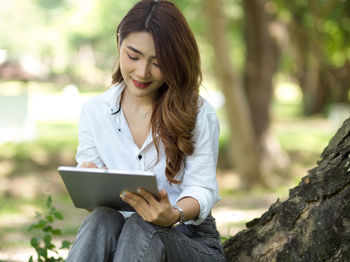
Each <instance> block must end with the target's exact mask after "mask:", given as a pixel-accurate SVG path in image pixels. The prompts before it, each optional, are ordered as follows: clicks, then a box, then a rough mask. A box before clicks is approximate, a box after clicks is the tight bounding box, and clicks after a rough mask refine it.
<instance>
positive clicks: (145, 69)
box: [136, 61, 151, 80]
mask: <svg viewBox="0 0 350 262" xmlns="http://www.w3.org/2000/svg"><path fill="white" fill-rule="evenodd" d="M136 76H137V77H138V78H139V80H147V79H149V78H150V76H151V71H150V64H149V63H148V62H146V61H140V62H139V63H138V66H137V70H136Z"/></svg>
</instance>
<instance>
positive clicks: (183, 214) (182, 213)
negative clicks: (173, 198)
mask: <svg viewBox="0 0 350 262" xmlns="http://www.w3.org/2000/svg"><path fill="white" fill-rule="evenodd" d="M172 207H173V208H175V209H177V210H179V213H180V216H179V218H178V220H176V222H175V223H174V224H173V225H172V226H171V227H176V226H178V225H181V224H183V223H184V222H185V213H184V211H183V209H182V208H181V207H178V206H175V205H174V206H172Z"/></svg>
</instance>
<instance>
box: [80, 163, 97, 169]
mask: <svg viewBox="0 0 350 262" xmlns="http://www.w3.org/2000/svg"><path fill="white" fill-rule="evenodd" d="M79 167H85V168H98V167H97V166H96V165H95V164H94V163H92V162H84V163H82V164H81V165H80V166H79Z"/></svg>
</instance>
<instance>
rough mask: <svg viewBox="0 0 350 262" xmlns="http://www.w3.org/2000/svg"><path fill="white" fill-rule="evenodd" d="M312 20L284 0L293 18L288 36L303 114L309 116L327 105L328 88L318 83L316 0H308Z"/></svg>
mask: <svg viewBox="0 0 350 262" xmlns="http://www.w3.org/2000/svg"><path fill="white" fill-rule="evenodd" d="M308 3H309V4H308V6H309V12H310V17H312V20H311V23H310V22H309V24H308V23H306V22H305V20H307V19H306V18H305V17H304V16H305V14H303V12H301V10H300V9H298V8H297V4H296V3H295V2H294V1H288V0H285V4H286V6H287V7H290V10H291V14H292V21H291V25H290V31H291V32H290V36H291V39H292V43H293V48H294V52H295V59H296V76H297V79H298V82H299V85H300V88H301V89H302V93H303V114H304V115H306V116H310V115H313V114H318V113H322V112H323V111H324V110H325V108H326V106H327V89H325V88H324V86H322V85H321V83H320V77H321V69H322V68H323V67H324V62H325V61H323V59H322V58H323V56H322V48H321V44H320V41H321V40H320V39H321V34H320V32H319V29H318V27H317V25H316V23H318V22H319V21H320V18H319V16H320V14H319V13H320V10H319V7H318V6H317V3H316V2H315V1H311V0H308Z"/></svg>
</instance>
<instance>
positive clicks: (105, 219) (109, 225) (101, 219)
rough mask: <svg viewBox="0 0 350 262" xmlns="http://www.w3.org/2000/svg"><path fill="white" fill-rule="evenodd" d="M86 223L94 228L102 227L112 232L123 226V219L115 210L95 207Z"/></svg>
mask: <svg viewBox="0 0 350 262" xmlns="http://www.w3.org/2000/svg"><path fill="white" fill-rule="evenodd" d="M87 220H88V223H89V224H90V225H91V224H92V225H94V226H95V227H104V228H106V229H108V230H111V231H114V230H113V229H114V228H115V229H118V230H119V228H120V227H121V226H122V225H123V224H124V222H125V218H124V217H123V215H122V214H120V213H119V212H118V211H117V210H115V209H112V208H109V207H97V208H95V209H94V210H93V211H92V212H91V214H90V215H89V217H88V219H87Z"/></svg>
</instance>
